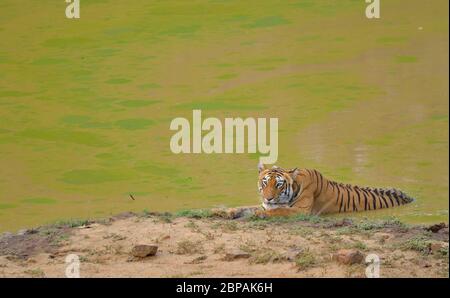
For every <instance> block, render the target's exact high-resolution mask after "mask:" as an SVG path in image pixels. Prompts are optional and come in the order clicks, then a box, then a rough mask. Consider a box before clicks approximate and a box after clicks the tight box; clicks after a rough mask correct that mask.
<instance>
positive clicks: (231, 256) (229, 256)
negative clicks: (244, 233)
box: [222, 250, 250, 262]
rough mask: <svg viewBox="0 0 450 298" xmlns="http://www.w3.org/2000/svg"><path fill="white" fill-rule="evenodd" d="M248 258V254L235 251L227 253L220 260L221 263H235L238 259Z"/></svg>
mask: <svg viewBox="0 0 450 298" xmlns="http://www.w3.org/2000/svg"><path fill="white" fill-rule="evenodd" d="M248 258H250V254H249V253H246V252H244V251H241V250H236V251H233V252H227V253H226V254H225V256H224V257H223V258H222V260H223V261H227V262H230V261H235V260H239V259H248Z"/></svg>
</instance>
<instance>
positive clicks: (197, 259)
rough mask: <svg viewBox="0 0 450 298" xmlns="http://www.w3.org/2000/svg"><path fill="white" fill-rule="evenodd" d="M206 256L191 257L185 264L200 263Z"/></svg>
mask: <svg viewBox="0 0 450 298" xmlns="http://www.w3.org/2000/svg"><path fill="white" fill-rule="evenodd" d="M207 258H208V257H207V256H199V257H197V258H195V259H193V260H192V261H190V262H186V263H185V264H200V263H202V262H203V261H204V260H206V259H207Z"/></svg>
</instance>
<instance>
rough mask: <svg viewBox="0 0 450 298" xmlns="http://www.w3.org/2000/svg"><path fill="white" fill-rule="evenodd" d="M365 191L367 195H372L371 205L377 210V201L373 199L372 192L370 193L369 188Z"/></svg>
mask: <svg viewBox="0 0 450 298" xmlns="http://www.w3.org/2000/svg"><path fill="white" fill-rule="evenodd" d="M367 192H368V193H369V195H370V196H371V197H372V206H373V210H377V201H376V199H375V196H374V194H373V193H372V190H371V189H368V190H367Z"/></svg>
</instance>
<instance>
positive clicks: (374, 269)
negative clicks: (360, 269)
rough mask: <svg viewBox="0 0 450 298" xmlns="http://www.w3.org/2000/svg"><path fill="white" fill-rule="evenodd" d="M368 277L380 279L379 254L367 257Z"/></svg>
mask: <svg viewBox="0 0 450 298" xmlns="http://www.w3.org/2000/svg"><path fill="white" fill-rule="evenodd" d="M365 261H366V264H368V265H367V267H366V277H367V278H379V277H380V257H379V256H378V255H377V254H369V255H367V256H366V260H365Z"/></svg>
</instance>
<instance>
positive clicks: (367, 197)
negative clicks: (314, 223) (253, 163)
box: [256, 163, 415, 216]
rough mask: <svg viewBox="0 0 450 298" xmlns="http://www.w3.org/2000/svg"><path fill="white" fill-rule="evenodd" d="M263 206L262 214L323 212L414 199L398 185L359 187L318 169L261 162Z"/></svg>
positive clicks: (384, 205) (381, 206) (373, 207)
mask: <svg viewBox="0 0 450 298" xmlns="http://www.w3.org/2000/svg"><path fill="white" fill-rule="evenodd" d="M258 170H259V178H258V184H257V185H258V190H259V193H260V195H261V199H262V208H260V209H259V210H257V211H256V215H258V216H273V215H274V216H286V215H293V214H299V213H301V214H307V215H320V214H327V213H344V212H357V211H368V210H378V209H384V208H391V207H396V206H400V205H404V204H408V203H411V202H413V201H414V200H415V199H414V198H412V197H410V196H408V195H407V194H406V193H404V192H402V191H400V190H398V189H395V188H390V189H384V188H372V187H359V186H357V185H351V184H343V183H338V182H335V181H332V180H329V179H327V178H325V177H324V176H323V175H322V174H321V173H320V172H319V171H317V170H314V169H298V168H294V169H289V170H285V169H282V168H279V167H277V166H273V167H272V168H266V166H265V165H264V164H262V163H259V164H258Z"/></svg>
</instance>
